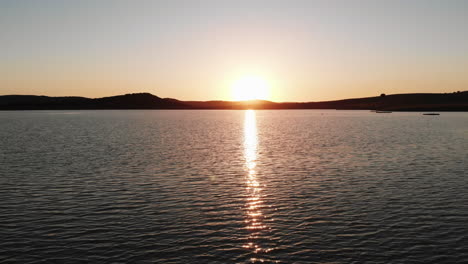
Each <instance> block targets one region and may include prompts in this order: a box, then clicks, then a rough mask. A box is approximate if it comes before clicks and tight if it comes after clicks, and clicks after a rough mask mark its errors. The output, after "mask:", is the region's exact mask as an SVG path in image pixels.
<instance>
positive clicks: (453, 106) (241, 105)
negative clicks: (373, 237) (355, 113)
mask: <svg viewBox="0 0 468 264" xmlns="http://www.w3.org/2000/svg"><path fill="white" fill-rule="evenodd" d="M104 109H122V110H124V109H238V110H242V109H340V110H379V111H463V112H464V111H468V91H463V92H455V93H414V94H392V95H385V94H382V95H380V96H375V97H365V98H353V99H343V100H335V101H323V102H281V103H277V102H271V101H264V100H253V101H180V100H177V99H172V98H161V97H158V96H155V95H152V94H150V93H137V94H125V95H118V96H111V97H102V98H86V97H49V96H36V95H3V96H0V110H104Z"/></svg>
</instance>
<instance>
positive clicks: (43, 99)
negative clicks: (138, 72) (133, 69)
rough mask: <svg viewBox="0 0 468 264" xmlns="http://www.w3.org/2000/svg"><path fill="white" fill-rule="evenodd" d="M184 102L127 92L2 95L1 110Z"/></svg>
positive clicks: (145, 106)
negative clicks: (98, 95) (99, 95)
mask: <svg viewBox="0 0 468 264" xmlns="http://www.w3.org/2000/svg"><path fill="white" fill-rule="evenodd" d="M186 108H191V107H190V106H187V105H185V104H184V103H182V102H174V101H171V100H166V99H162V98H160V97H157V96H155V95H152V94H150V93H137V94H126V95H118V96H111V97H103V98H96V99H91V98H85V97H48V96H33V95H5V96H0V110H54V109H64V110H65V109H67V110H76V109H186Z"/></svg>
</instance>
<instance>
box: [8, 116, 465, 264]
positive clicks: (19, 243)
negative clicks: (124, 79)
mask: <svg viewBox="0 0 468 264" xmlns="http://www.w3.org/2000/svg"><path fill="white" fill-rule="evenodd" d="M467 171H468V113H441V115H440V116H423V115H422V113H391V114H378V113H372V112H369V111H337V110H272V111H267V110H264V111H253V110H247V111H235V110H234V111H230V110H224V111H223V110H219V111H218V110H193V111H192V110H156V111H154V110H153V111H152V110H148V111H145V110H133V111H131V110H129V111H18V112H6V111H4V112H0V212H1V215H0V216H1V217H0V237H1V240H0V262H2V263H83V262H84V263H257V262H258V263H262V262H263V263H467V262H468V224H467V223H468V173H467Z"/></svg>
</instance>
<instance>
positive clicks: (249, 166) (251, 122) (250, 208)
mask: <svg viewBox="0 0 468 264" xmlns="http://www.w3.org/2000/svg"><path fill="white" fill-rule="evenodd" d="M257 146H258V138H257V120H256V115H255V111H254V110H246V111H245V119H244V159H245V167H246V170H247V176H246V189H247V198H246V204H245V208H246V209H245V210H246V220H245V223H246V228H247V229H248V230H249V231H250V234H249V237H248V240H247V243H246V244H244V245H243V247H244V248H247V249H251V250H252V251H253V252H254V253H267V252H269V251H271V249H269V248H262V247H261V245H260V244H259V243H258V238H259V237H260V235H261V233H262V231H264V230H267V229H268V227H267V226H266V225H265V223H264V216H263V213H262V211H261V209H262V208H263V207H264V204H263V201H262V196H261V191H262V188H261V186H260V183H259V181H258V179H257V172H256V166H257ZM251 261H252V262H263V259H262V258H252V259H251Z"/></svg>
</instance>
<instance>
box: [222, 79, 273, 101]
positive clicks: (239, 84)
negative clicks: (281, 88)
mask: <svg viewBox="0 0 468 264" xmlns="http://www.w3.org/2000/svg"><path fill="white" fill-rule="evenodd" d="M231 89H232V96H233V99H234V100H236V101H246V100H266V99H268V96H269V90H270V86H269V84H268V82H267V81H266V80H265V79H263V78H261V77H258V76H244V77H242V78H240V79H238V80H236V81H235V82H234V83H233V84H232V86H231Z"/></svg>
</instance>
